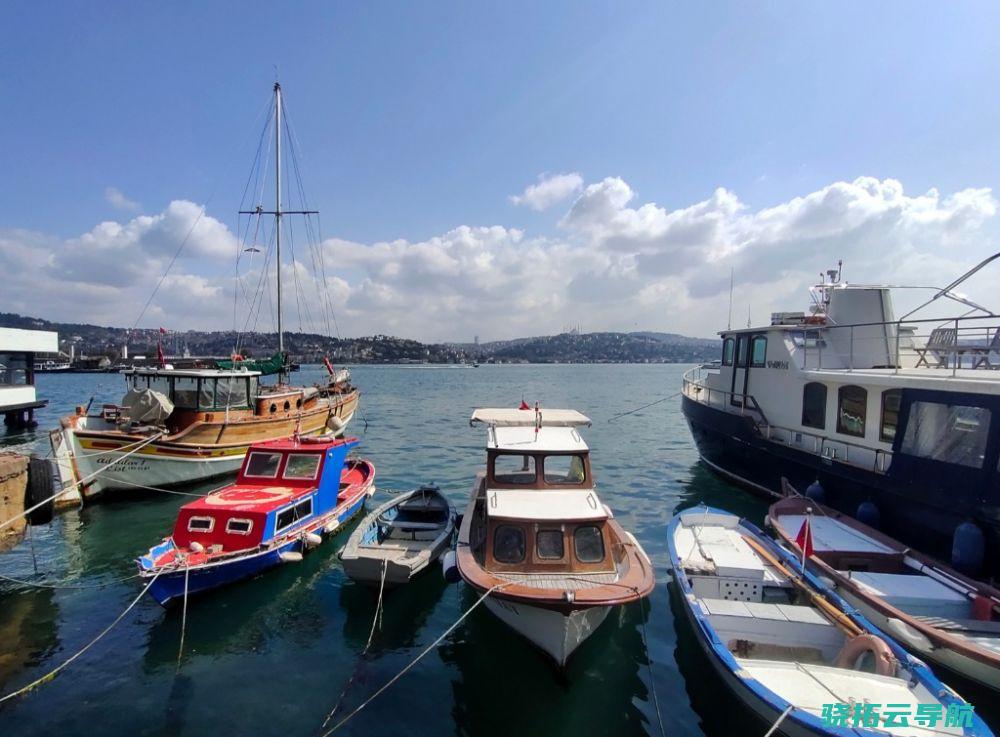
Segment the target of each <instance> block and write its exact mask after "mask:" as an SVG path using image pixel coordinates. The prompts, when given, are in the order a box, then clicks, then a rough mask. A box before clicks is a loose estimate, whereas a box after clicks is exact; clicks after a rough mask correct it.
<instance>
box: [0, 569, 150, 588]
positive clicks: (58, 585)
mask: <svg viewBox="0 0 1000 737" xmlns="http://www.w3.org/2000/svg"><path fill="white" fill-rule="evenodd" d="M140 575H142V574H140V573H135V574H133V575H131V576H125V578H116V579H114V580H112V581H105V582H103V583H94V584H71V583H36V582H34V581H25V580H24V579H21V578H13V577H11V576H5V575H4V574H2V573H0V579H2V580H4V581H10V582H11V583H16V584H20V585H21V586H32V587H34V588H39V589H103V588H104V587H105V586H113V585H114V584H116V583H121V582H123V581H131V580H132V579H133V578H139V576H140Z"/></svg>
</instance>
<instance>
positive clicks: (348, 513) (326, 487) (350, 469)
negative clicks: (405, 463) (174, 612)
mask: <svg viewBox="0 0 1000 737" xmlns="http://www.w3.org/2000/svg"><path fill="white" fill-rule="evenodd" d="M359 442H360V441H359V440H358V439H357V438H349V439H324V440H316V439H312V438H303V439H301V440H273V441H268V442H263V443H255V444H254V445H252V446H251V447H250V450H249V451H248V452H247V456H246V458H245V459H244V461H243V466H242V468H241V469H240V473H239V476H238V477H237V479H236V483H234V484H231V485H229V486H226V487H225V488H223V489H220V490H219V491H216V492H212V493H211V494H208V495H207V496H204V497H202V498H201V499H198V500H197V501H194V502H191V503H190V504H185V505H184V506H183V507H181V508H180V511H179V512H178V514H177V521H176V523H175V524H174V531H173V534H172V535H171V536H170V537H168V538H166V539H164V540H163V542H161V543H160V544H158V545H155V546H154V547H152V548H151V549H150V551H149V552H148V553H147V554H146V555H144V556H142V557H140V558H139V559H138V561H137V563H138V565H139V573H140V575H141V576H142V577H143V578H144V579H152V578H154V577H155V578H156V580H155V581H153V583H152V585H151V586H150V588H149V593H150V595H151V596H152V597H153V598H154V599H156V600H157V601H158V602H159V603H160V604H162V605H164V606H166V605H167V604H168V603H170V602H171V601H173V600H175V599H178V598H181V597H183V596H184V595H185V592H186V593H187V594H195V593H200V592H203V591H207V590H209V589H214V588H217V587H219V586H223V585H225V584H228V583H232V582H234V581H238V580H240V579H243V578H248V577H250V576H254V575H256V574H258V573H260V572H262V571H264V570H266V569H268V568H271V567H273V566H276V565H278V564H280V563H292V562H297V561H300V560H302V555H303V553H304V552H306V551H307V550H308V549H309V548H312V547H315V546H317V545H319V544H320V543H322V542H323V538H324V537H329V536H332V535H333V534H334V533H335V532H336V531H337V529H339V527H340V526H341V525H342V524H343V523H344V522H346V521H347V520H348V519H350V518H351V517H353V516H354V515H355V514H357V513H358V512H359V511H360V510H361V509H362V508H363V507H364V503H365V500H366V499H367V498H368V497H369V496H371V495H372V494H373V493H375V467H374V466H373V465H372V464H371V463H369V462H368V461H364V460H355V459H348V458H347V453H348V451H350V450H351V448H353V447H355V446H357V445H358V443H359Z"/></svg>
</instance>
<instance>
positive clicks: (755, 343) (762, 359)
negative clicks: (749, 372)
mask: <svg viewBox="0 0 1000 737" xmlns="http://www.w3.org/2000/svg"><path fill="white" fill-rule="evenodd" d="M766 364H767V337H766V336H764V335H756V336H754V338H753V340H751V341H750V365H751V366H764V365H766Z"/></svg>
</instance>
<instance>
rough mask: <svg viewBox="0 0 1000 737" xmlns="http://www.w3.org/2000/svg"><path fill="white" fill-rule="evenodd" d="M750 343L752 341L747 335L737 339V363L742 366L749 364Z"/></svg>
mask: <svg viewBox="0 0 1000 737" xmlns="http://www.w3.org/2000/svg"><path fill="white" fill-rule="evenodd" d="M749 345H750V341H749V340H748V339H747V336H745V335H741V336H740V337H738V338H737V339H736V365H737V366H739V367H740V368H742V367H744V366H746V365H747V346H749Z"/></svg>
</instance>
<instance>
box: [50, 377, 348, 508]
mask: <svg viewBox="0 0 1000 737" xmlns="http://www.w3.org/2000/svg"><path fill="white" fill-rule="evenodd" d="M357 405H358V393H357V392H356V391H353V392H350V393H346V394H340V395H334V396H332V397H330V398H329V399H327V398H324V399H321V400H319V401H317V402H315V403H313V404H312V406H310V407H308V408H306V409H304V410H303V411H302V412H301V413H299V412H280V413H278V414H276V415H274V416H266V417H261V416H258V415H253V414H249V413H243V414H240V415H238V414H237V413H233V414H232V416H231V417H230V418H229V421H227V420H226V418H225V415H224V414H223V413H201V415H202V416H203V418H207V419H199V420H195V421H194V422H192V423H191V424H189V425H187V426H186V427H185V428H184V429H183V430H181V431H179V432H176V433H170V434H167V435H164V436H161V437H158V438H156V439H152V435H150V434H143V433H136V432H129V431H122V430H118V429H117V428H116V427H115V426H114V425H113V424H112V423H109V422H107V421H105V420H103V419H102V418H101V417H100V416H92V415H91V416H88V415H70V416H68V417H65V418H63V420H62V422H61V428H60V430H58V431H55V432H54V433H53V437H52V446H53V455H54V457H55V460H56V464H57V466H58V467H59V474H60V478H61V479H62V484H63V488H64V489H66V491H67V493H72V492H73V490H74V489H76V490H78V491H79V493H81V494H82V496H83V497H84V498H92V497H95V496H97V495H99V494H101V493H103V492H105V491H109V490H112V489H114V490H125V491H128V490H136V489H141V488H142V487H155V488H170V487H174V486H184V485H187V484H193V483H197V482H200V481H206V480H210V479H213V478H219V477H221V476H226V475H230V474H233V473H235V472H236V471H237V470H238V469H239V467H240V464H241V463H242V462H243V458H244V456H245V455H246V453H247V449H248V448H249V447H250V445H251V444H252V443H256V442H261V441H264V440H276V439H280V438H288V437H292V436H293V435H294V434H295V433H296V432H298V433H299V434H300V435H302V436H311V435H323V434H327V433H332V432H334V430H332V429H331V426H333V427H336V428H337V433H338V434H339V433H340V432H342V431H343V430H344V429H345V428H346V426H347V424H348V423H349V422H350V420H351V419H352V418H353V416H354V412H355V410H356V409H357ZM196 414H197V413H196ZM55 435H58V436H59V437H58V438H57V437H55Z"/></svg>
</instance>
